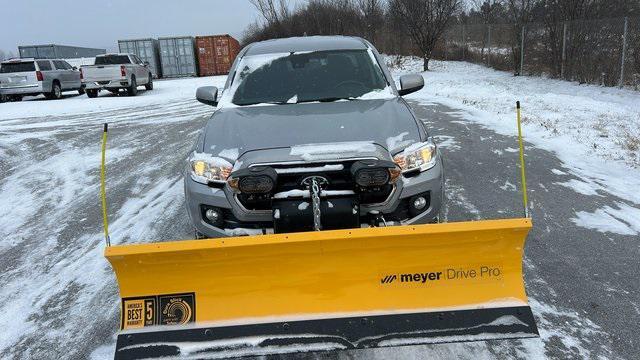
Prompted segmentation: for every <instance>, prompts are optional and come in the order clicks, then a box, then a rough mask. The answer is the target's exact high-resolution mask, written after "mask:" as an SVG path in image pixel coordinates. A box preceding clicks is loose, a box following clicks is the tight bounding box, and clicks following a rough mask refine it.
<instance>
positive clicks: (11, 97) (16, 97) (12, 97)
mask: <svg viewBox="0 0 640 360" xmlns="http://www.w3.org/2000/svg"><path fill="white" fill-rule="evenodd" d="M8 100H9V101H15V102H20V101H22V95H9V97H8Z"/></svg>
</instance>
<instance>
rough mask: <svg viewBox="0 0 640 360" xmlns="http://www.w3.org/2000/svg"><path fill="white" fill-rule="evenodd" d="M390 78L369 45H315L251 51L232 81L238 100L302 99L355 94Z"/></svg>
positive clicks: (380, 87)
mask: <svg viewBox="0 0 640 360" xmlns="http://www.w3.org/2000/svg"><path fill="white" fill-rule="evenodd" d="M386 87H387V82H386V80H385V77H384V75H383V73H382V70H381V69H380V67H379V66H378V65H377V64H376V63H374V60H373V57H372V56H371V55H370V53H369V52H368V51H366V50H338V51H314V52H300V53H287V54H269V55H254V56H247V57H245V58H244V59H243V60H242V62H241V63H240V64H239V66H238V68H237V73H236V75H235V79H234V81H233V84H232V86H231V91H232V94H233V98H232V100H231V102H232V103H234V104H236V105H252V104H260V103H277V104H285V103H300V102H312V101H336V100H340V99H352V98H357V97H360V96H362V95H365V94H368V93H372V92H376V91H382V90H384V89H385V88H386Z"/></svg>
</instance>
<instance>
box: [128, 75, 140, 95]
mask: <svg viewBox="0 0 640 360" xmlns="http://www.w3.org/2000/svg"><path fill="white" fill-rule="evenodd" d="M127 95H129V96H136V95H138V83H137V82H136V78H135V76H132V77H131V86H129V87H128V88H127Z"/></svg>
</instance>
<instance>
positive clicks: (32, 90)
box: [0, 84, 44, 95]
mask: <svg viewBox="0 0 640 360" xmlns="http://www.w3.org/2000/svg"><path fill="white" fill-rule="evenodd" d="M43 92H44V90H43V88H42V84H28V85H20V86H10V87H4V86H1V85H0V94H1V95H31V94H34V95H35V94H42V93H43Z"/></svg>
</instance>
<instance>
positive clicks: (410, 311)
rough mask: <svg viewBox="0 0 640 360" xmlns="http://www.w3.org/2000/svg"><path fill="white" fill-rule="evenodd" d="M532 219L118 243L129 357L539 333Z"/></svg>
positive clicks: (112, 255) (122, 341) (113, 254)
mask: <svg viewBox="0 0 640 360" xmlns="http://www.w3.org/2000/svg"><path fill="white" fill-rule="evenodd" d="M531 226H532V224H531V220H530V219H527V218H522V219H509V220H487V221H473V222H460V223H445V224H433V225H414V226H412V225H408V226H398V227H382V228H363V229H352V230H335V231H321V232H307V233H292V234H274V235H263V236H250V237H236V238H224V239H212V240H191V241H180V242H162V243H150V244H137V245H115V246H111V247H107V248H106V250H105V256H106V257H107V259H108V260H109V262H110V263H111V265H112V266H113V269H114V271H115V273H116V276H117V279H118V284H119V287H120V296H121V298H122V300H121V310H122V314H121V316H122V317H121V328H122V330H123V331H121V333H120V334H119V336H118V340H117V346H116V358H135V357H137V356H149V357H153V356H163V355H173V356H175V355H176V354H180V355H183V356H184V355H186V356H188V355H189V354H191V355H193V356H196V357H206V355H209V354H214V353H215V354H217V355H216V356H220V354H219V353H223V354H222V355H223V356H229V357H231V356H245V355H263V354H274V353H286V352H299V351H314V350H331V349H348V348H369V347H379V346H398V345H409V344H425V343H439V342H457V341H470V340H486V339H501V338H520V337H533V336H537V328H536V325H535V322H534V319H533V315H532V313H531V309H530V308H529V305H528V300H527V296H526V293H525V288H524V284H523V278H522V256H523V248H524V244H525V239H526V237H527V234H528V232H529V230H530V229H531ZM161 325H174V326H161ZM191 352H193V353H191Z"/></svg>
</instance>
